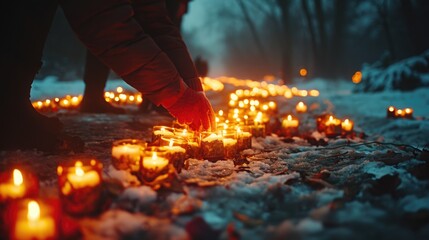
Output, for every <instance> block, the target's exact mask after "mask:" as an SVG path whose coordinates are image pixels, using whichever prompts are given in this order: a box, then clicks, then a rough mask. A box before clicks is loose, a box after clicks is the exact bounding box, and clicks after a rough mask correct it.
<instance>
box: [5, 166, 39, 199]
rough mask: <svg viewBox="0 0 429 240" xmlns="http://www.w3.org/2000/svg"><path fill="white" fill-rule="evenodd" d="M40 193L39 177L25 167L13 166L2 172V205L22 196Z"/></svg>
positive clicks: (32, 195)
mask: <svg viewBox="0 0 429 240" xmlns="http://www.w3.org/2000/svg"><path fill="white" fill-rule="evenodd" d="M38 193H39V180H38V178H37V177H36V176H35V175H34V174H32V173H30V172H28V171H26V170H25V169H22V168H19V169H18V168H12V169H9V170H7V171H5V172H1V173H0V205H3V204H6V203H7V202H10V201H13V200H17V199H21V198H26V197H36V196H37V194H38Z"/></svg>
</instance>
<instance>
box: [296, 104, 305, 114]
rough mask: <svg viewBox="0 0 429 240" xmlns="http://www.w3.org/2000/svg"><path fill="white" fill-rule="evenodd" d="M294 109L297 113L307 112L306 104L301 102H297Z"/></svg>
mask: <svg viewBox="0 0 429 240" xmlns="http://www.w3.org/2000/svg"><path fill="white" fill-rule="evenodd" d="M295 109H296V112H297V113H305V112H307V105H305V104H304V103H303V102H299V103H298V104H297V105H296V107H295Z"/></svg>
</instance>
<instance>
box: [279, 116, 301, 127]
mask: <svg viewBox="0 0 429 240" xmlns="http://www.w3.org/2000/svg"><path fill="white" fill-rule="evenodd" d="M282 126H283V127H284V128H296V127H298V126H299V121H298V119H296V118H293V117H292V115H287V117H286V118H285V119H283V121H282Z"/></svg>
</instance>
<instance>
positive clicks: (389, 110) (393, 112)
mask: <svg viewBox="0 0 429 240" xmlns="http://www.w3.org/2000/svg"><path fill="white" fill-rule="evenodd" d="M387 117H388V118H394V117H396V108H395V107H394V106H390V107H388V108H387Z"/></svg>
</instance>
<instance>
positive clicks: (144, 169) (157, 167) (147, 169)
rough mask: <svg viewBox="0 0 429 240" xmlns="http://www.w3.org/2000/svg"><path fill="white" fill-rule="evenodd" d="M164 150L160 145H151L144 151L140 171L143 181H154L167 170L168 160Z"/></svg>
mask: <svg viewBox="0 0 429 240" xmlns="http://www.w3.org/2000/svg"><path fill="white" fill-rule="evenodd" d="M165 154H166V151H165V149H163V148H160V147H152V148H150V149H148V150H147V151H146V152H145V155H144V157H143V159H142V161H141V163H140V164H141V165H140V166H141V167H140V172H141V174H142V178H143V179H142V180H143V181H145V182H152V181H155V180H156V179H157V178H158V177H160V176H162V175H163V174H164V173H165V171H166V170H168V168H167V167H168V163H169V160H168V159H167V158H166V156H165Z"/></svg>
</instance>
